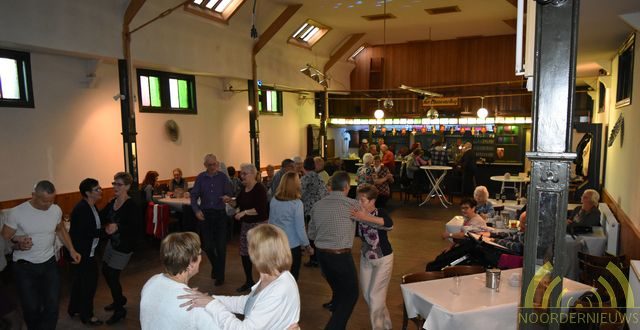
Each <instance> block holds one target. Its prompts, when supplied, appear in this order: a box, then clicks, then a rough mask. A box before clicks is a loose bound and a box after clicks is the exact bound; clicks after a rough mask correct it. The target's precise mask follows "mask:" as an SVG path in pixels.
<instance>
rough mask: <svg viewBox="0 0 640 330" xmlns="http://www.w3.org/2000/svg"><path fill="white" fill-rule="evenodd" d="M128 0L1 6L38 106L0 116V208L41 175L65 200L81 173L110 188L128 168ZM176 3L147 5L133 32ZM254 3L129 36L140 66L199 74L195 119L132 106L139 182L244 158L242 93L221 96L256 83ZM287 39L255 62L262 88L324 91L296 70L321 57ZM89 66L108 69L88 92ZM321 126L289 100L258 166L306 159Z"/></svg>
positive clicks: (266, 122) (175, 17)
mask: <svg viewBox="0 0 640 330" xmlns="http://www.w3.org/2000/svg"><path fill="white" fill-rule="evenodd" d="M128 2H129V1H127V0H112V1H98V2H96V1H75V0H59V1H55V2H51V1H45V2H42V1H37V0H24V1H17V2H14V1H2V2H0V47H3V48H9V49H18V50H26V51H30V52H31V54H32V72H33V87H34V99H35V103H36V107H35V109H13V108H3V109H1V110H2V111H0V122H2V123H3V124H4V125H5V127H6V129H3V130H1V131H0V137H2V138H4V139H3V140H2V141H10V142H3V143H2V148H0V156H1V157H2V159H6V161H3V162H0V171H2V172H3V173H11V175H5V177H4V178H3V180H2V181H0V200H7V199H14V198H20V197H26V196H28V195H29V193H30V190H31V186H32V185H33V183H34V182H35V181H37V180H40V179H50V180H53V181H54V183H56V185H57V186H58V191H60V192H70V191H75V190H77V185H78V183H79V181H80V180H82V179H83V178H85V177H88V176H91V177H95V178H97V179H98V180H100V181H101V182H102V183H103V184H104V185H106V184H107V183H108V182H111V178H112V175H113V173H114V172H116V171H120V170H122V168H123V167H124V164H123V163H124V161H123V151H122V136H121V134H120V132H121V126H120V125H121V124H120V106H119V102H114V101H113V99H112V96H113V95H115V94H117V93H118V90H119V89H118V69H117V66H116V65H115V63H116V59H118V58H121V57H122V53H123V52H122V40H121V31H122V19H123V15H124V11H125V9H126V7H127V5H128ZM176 4H177V2H176V1H175V0H156V1H147V2H146V3H145V5H144V6H143V7H142V9H141V10H140V12H139V13H138V15H137V16H136V18H135V19H134V21H133V22H132V24H131V27H132V28H135V27H137V26H140V25H141V24H143V23H145V22H146V21H148V20H149V19H151V18H153V17H155V16H156V15H158V14H159V13H161V12H163V11H165V10H166V9H168V8H170V7H172V6H175V5H176ZM274 6H277V5H275V4H274ZM250 7H251V6H247V5H246V4H245V5H244V6H243V7H241V9H240V10H239V12H238V13H237V14H236V15H234V17H233V18H232V19H231V20H230V22H229V25H224V24H218V23H212V22H211V21H209V20H206V19H203V18H199V17H197V16H194V15H191V14H188V13H186V12H184V11H183V10H182V9H181V8H180V9H178V10H176V11H175V12H174V13H172V14H171V15H169V16H167V17H165V18H162V19H160V20H158V21H156V22H154V23H152V24H150V25H148V26H147V27H145V28H143V29H141V30H139V31H138V32H135V33H134V34H133V36H132V44H131V47H132V56H133V59H134V64H135V66H136V67H143V68H152V69H159V70H166V71H174V72H183V73H192V74H195V75H196V91H197V105H198V114H197V115H178V114H150V113H140V112H138V109H137V105H136V109H135V111H136V112H135V113H136V125H137V132H138V135H137V141H138V160H139V172H140V177H141V178H140V179H142V177H143V176H144V174H145V172H146V171H148V170H156V171H158V172H159V173H160V177H161V178H168V177H169V176H170V173H171V170H172V169H173V168H174V167H181V168H182V169H183V171H184V174H185V175H187V176H192V175H196V174H197V173H198V172H200V171H201V170H202V156H203V155H204V154H206V153H209V152H212V153H215V154H217V155H218V156H219V158H220V159H221V160H223V161H225V162H226V163H227V164H228V165H233V166H236V167H237V166H238V165H239V164H240V163H242V162H249V161H250V159H251V155H250V144H249V143H250V142H249V133H248V132H249V115H248V113H247V103H248V98H247V93H246V92H240V93H229V92H224V89H226V88H227V87H228V85H229V84H232V85H233V86H234V88H235V89H246V86H247V79H249V78H250V77H251V57H250V54H251V48H252V47H253V40H251V38H250V37H249V28H250V17H251V8H250ZM283 8H284V5H283V6H282V8H269V9H270V11H268V12H267V11H264V10H263V11H262V12H263V14H264V15H261V16H260V17H259V18H258V28H259V30H260V31H264V30H265V29H266V27H267V26H268V25H269V24H271V22H272V21H273V20H274V19H275V17H277V15H278V14H279V13H280V11H281V10H282V9H283ZM25 22H29V24H25ZM290 23H291V22H290ZM291 24H293V23H291ZM287 28H290V26H287ZM288 33H289V32H288V31H284V29H283V32H282V33H279V34H277V35H276V36H275V37H274V38H273V39H272V40H271V41H270V42H269V43H268V44H267V45H266V47H264V48H263V50H262V51H261V52H260V53H259V54H258V56H257V58H256V61H257V65H258V79H261V80H263V82H264V83H265V84H267V85H273V84H275V85H277V86H278V85H279V86H285V87H292V88H298V89H309V90H319V89H320V86H319V85H318V84H317V83H315V82H314V81H312V80H311V79H309V78H308V77H305V76H304V75H302V74H300V73H299V69H300V68H301V67H302V66H303V65H305V64H306V63H310V64H312V65H314V66H316V67H318V68H320V69H321V68H322V67H323V65H324V63H325V62H326V61H327V57H328V54H322V53H318V52H317V51H310V50H307V49H302V48H299V47H295V46H291V45H288V44H287V43H286V35H287V34H288ZM91 59H102V60H103V61H101V62H100V63H99V64H98V66H97V71H96V75H97V78H96V80H95V81H96V84H95V85H94V86H93V87H92V88H89V87H87V85H86V75H87V74H88V73H91V70H89V69H87V68H90V67H91ZM351 69H352V65H351V64H347V63H339V64H337V65H336V66H334V68H333V69H332V70H331V71H330V73H329V76H330V77H331V79H332V80H331V81H330V87H331V88H334V89H348V87H349V86H348V84H349V72H350V71H351ZM169 119H173V120H175V121H176V122H177V123H178V126H179V128H180V138H179V140H178V141H176V142H171V141H170V140H169V139H168V138H167V136H166V134H165V131H164V123H165V122H166V121H167V120H169ZM318 122H319V121H318V120H316V119H315V116H314V104H313V102H308V101H307V102H299V101H298V94H294V93H284V115H283V116H266V115H265V116H261V118H260V148H261V165H262V166H265V165H266V164H269V163H271V164H279V163H280V161H281V160H282V159H283V158H286V157H293V156H297V155H300V156H304V155H305V154H306V127H307V125H308V124H318Z"/></svg>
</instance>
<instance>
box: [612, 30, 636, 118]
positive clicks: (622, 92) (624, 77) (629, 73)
mask: <svg viewBox="0 0 640 330" xmlns="http://www.w3.org/2000/svg"><path fill="white" fill-rule="evenodd" d="M635 39H636V35H635V33H632V34H631V35H629V37H628V38H627V40H626V41H625V42H624V44H623V45H622V47H621V48H620V50H619V51H618V86H617V89H616V108H621V107H625V106H627V105H630V104H631V91H632V90H633V59H634V53H635Z"/></svg>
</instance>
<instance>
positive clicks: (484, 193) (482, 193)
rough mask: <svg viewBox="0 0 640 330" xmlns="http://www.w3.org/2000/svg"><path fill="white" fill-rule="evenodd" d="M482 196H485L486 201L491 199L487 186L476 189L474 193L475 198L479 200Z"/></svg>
mask: <svg viewBox="0 0 640 330" xmlns="http://www.w3.org/2000/svg"><path fill="white" fill-rule="evenodd" d="M480 196H484V199H489V190H487V187H485V186H477V187H476V189H475V190H474V191H473V198H475V199H476V200H477V199H478V197H480Z"/></svg>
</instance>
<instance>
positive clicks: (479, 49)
mask: <svg viewBox="0 0 640 330" xmlns="http://www.w3.org/2000/svg"><path fill="white" fill-rule="evenodd" d="M373 58H384V64H385V65H384V66H383V70H384V76H385V77H386V79H385V84H384V86H383V88H397V87H398V86H400V84H405V85H411V86H416V87H428V86H438V85H452V84H469V83H486V82H496V81H511V80H516V79H517V77H516V76H515V73H514V65H515V36H513V35H505V36H493V37H477V38H468V39H455V40H439V41H421V42H411V43H404V44H393V45H387V46H386V47H383V46H372V47H368V48H367V49H366V50H365V51H363V52H362V53H360V55H358V57H356V61H355V63H356V67H355V68H354V70H353V72H352V74H351V89H353V90H360V89H373V88H372V86H370V81H371V78H370V74H371V73H372V72H371V67H370V66H371V63H372V62H371V60H372V59H373ZM374 71H375V69H374Z"/></svg>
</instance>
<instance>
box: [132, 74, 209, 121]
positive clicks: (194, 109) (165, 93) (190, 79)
mask: <svg viewBox="0 0 640 330" xmlns="http://www.w3.org/2000/svg"><path fill="white" fill-rule="evenodd" d="M140 76H153V77H158V80H159V85H160V102H161V104H162V105H161V106H159V107H154V106H150V105H142V96H141V95H142V85H141V84H140ZM136 78H137V84H138V86H137V88H138V109H139V111H140V112H146V113H170V114H185V115H197V114H198V106H197V103H198V102H197V93H196V77H195V76H194V75H188V74H182V73H175V72H166V71H158V70H150V69H141V68H138V69H136ZM169 79H180V80H186V81H187V87H188V94H190V102H189V103H190V107H189V108H172V107H171V93H170V90H169V89H170V87H169ZM189 86H190V87H189Z"/></svg>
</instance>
